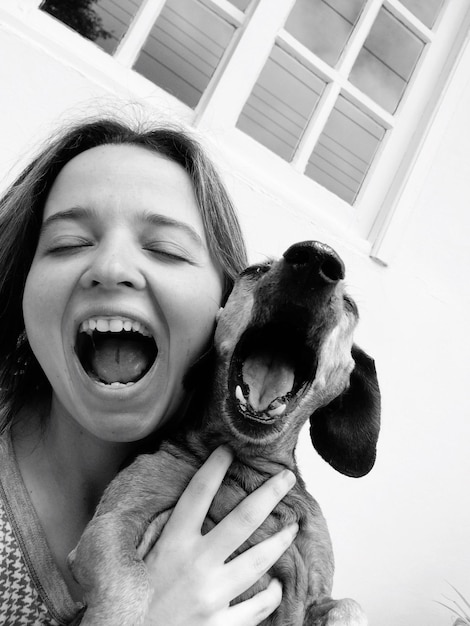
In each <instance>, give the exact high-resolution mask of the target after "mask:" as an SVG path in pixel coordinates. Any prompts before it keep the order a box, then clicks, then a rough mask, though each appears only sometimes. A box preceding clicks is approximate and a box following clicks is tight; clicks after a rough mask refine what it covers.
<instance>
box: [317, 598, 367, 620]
mask: <svg viewBox="0 0 470 626" xmlns="http://www.w3.org/2000/svg"><path fill="white" fill-rule="evenodd" d="M322 626H323V624H322ZM324 626H368V620H367V617H366V615H365V613H364V611H363V610H362V608H361V607H360V606H359V604H358V603H357V602H356V601H355V600H351V599H350V598H344V599H343V600H337V601H336V603H335V605H334V606H333V607H332V608H331V609H330V610H329V611H328V614H327V616H326V621H325V622H324Z"/></svg>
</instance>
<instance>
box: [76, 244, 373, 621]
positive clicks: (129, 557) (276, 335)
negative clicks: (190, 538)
mask: <svg viewBox="0 0 470 626" xmlns="http://www.w3.org/2000/svg"><path fill="white" fill-rule="evenodd" d="M343 278H344V266H343V263H342V261H341V259H340V258H339V257H338V255H337V254H336V253H335V252H334V251H333V250H332V249H331V248H329V247H328V246H326V245H324V244H321V243H318V242H302V243H300V244H295V245H294V246H291V247H290V248H289V250H287V251H286V252H285V253H284V256H283V258H282V259H280V260H278V261H275V262H268V263H264V264H261V265H256V266H251V267H249V268H247V269H246V270H245V271H244V272H242V274H241V275H240V277H239V278H238V280H237V281H236V283H235V286H234V289H233V291H232V294H231V296H230V298H229V299H228V301H227V304H226V306H225V307H224V309H223V310H222V311H221V313H220V315H219V318H218V323H217V328H216V333H215V339H214V346H215V361H214V371H213V383H212V385H211V389H210V394H209V391H207V389H206V402H205V407H204V411H202V414H201V415H200V416H199V418H198V420H197V423H194V422H191V425H189V426H188V427H187V428H184V429H182V430H181V429H180V432H179V433H177V434H175V435H174V436H173V437H171V438H169V439H167V440H165V441H164V442H163V443H162V445H161V446H160V448H159V450H158V451H157V452H156V453H154V454H148V455H141V456H139V457H138V458H137V459H136V460H135V461H134V462H133V463H132V464H131V465H130V466H129V467H127V468H126V469H124V470H123V471H122V472H121V473H120V474H119V475H118V476H117V477H116V478H115V479H114V481H112V483H111V485H110V486H109V488H108V489H107V491H106V492H105V495H104V497H103V499H102V501H101V503H100V505H99V507H98V510H97V512H96V515H95V517H94V519H93V520H92V521H91V522H90V524H89V526H88V527H87V529H86V530H85V533H84V535H83V537H82V539H81V541H80V543H79V545H78V547H77V548H76V550H74V552H73V553H72V555H71V558H70V564H71V567H72V571H73V573H74V576H75V577H76V579H77V580H78V581H79V583H80V584H81V585H82V587H83V589H84V590H85V594H86V602H87V606H88V609H87V611H86V614H85V617H84V619H83V622H82V624H84V625H85V624H86V625H87V626H118V625H120V626H131V625H132V626H135V625H138V624H141V623H142V619H143V615H144V613H145V610H146V607H147V602H148V593H149V591H148V580H147V574H146V567H145V565H144V564H143V562H142V560H141V559H140V552H141V550H142V548H141V549H140V551H139V552H138V551H137V547H138V545H139V543H140V542H141V540H142V537H143V536H144V532H145V531H146V529H147V528H148V527H149V524H150V523H151V522H152V527H153V528H154V531H155V532H154V537H153V538H152V540H156V539H157V538H158V536H159V534H160V532H161V530H162V528H163V526H164V524H165V522H166V520H167V519H168V517H169V515H170V514H171V511H172V509H173V507H174V506H175V504H176V502H177V501H178V499H179V496H180V495H181V493H182V492H183V490H184V489H185V487H186V485H187V484H188V482H189V480H190V479H191V478H192V476H193V475H194V473H195V471H196V470H197V469H198V468H199V467H200V466H201V464H202V463H203V462H204V460H205V459H206V458H207V457H208V456H209V454H210V452H211V451H212V450H213V449H214V448H216V447H217V446H218V445H220V444H222V443H224V444H228V445H229V446H230V447H231V449H232V450H233V452H234V455H235V460H234V462H233V463H232V465H231V468H230V469H229V472H228V475H227V477H226V479H225V481H224V483H223V485H222V486H221V488H220V490H219V492H218V495H217V496H216V498H215V500H214V502H213V504H212V506H211V509H210V511H209V514H208V518H207V519H206V522H205V525H204V527H203V532H205V531H207V530H208V529H209V528H211V527H213V526H214V524H217V523H218V522H219V521H220V520H221V519H222V518H223V517H224V516H225V515H226V514H227V513H228V512H229V511H230V510H232V509H233V508H234V506H235V505H236V504H237V503H238V502H240V501H241V500H242V499H243V498H244V497H245V496H246V494H248V493H251V492H252V491H253V490H254V489H256V488H257V487H259V486H260V485H261V484H262V483H263V482H264V481H265V480H266V479H267V478H268V477H269V476H271V475H273V474H275V473H277V472H278V471H280V470H281V469H283V468H285V467H288V468H290V469H291V470H293V471H294V472H295V473H296V475H297V483H296V485H295V487H294V488H293V489H292V490H291V491H290V492H289V493H288V495H287V496H285V498H284V499H283V500H282V502H281V503H280V504H279V505H278V506H277V507H276V508H275V509H274V511H273V512H272V514H271V515H270V516H269V517H268V519H267V520H266V521H265V522H264V523H263V525H262V526H261V527H260V528H259V529H258V530H257V531H256V532H255V533H254V534H253V535H252V536H251V537H250V539H249V541H248V542H247V543H246V544H244V545H243V546H242V547H241V549H240V552H241V551H243V550H245V549H246V548H247V547H248V546H250V545H254V544H256V543H258V542H259V541H261V540H262V539H264V538H266V537H268V536H271V535H272V534H273V533H274V532H276V531H278V530H280V529H281V528H283V527H284V526H286V525H287V524H289V523H292V522H294V521H297V522H298V523H299V527H300V530H299V533H298V535H297V537H296V539H295V541H294V543H293V544H292V546H291V547H290V548H289V549H288V550H287V551H286V552H285V553H284V555H283V556H282V557H281V558H280V559H279V561H278V562H277V563H276V565H274V566H273V567H272V568H271V570H270V571H269V572H268V574H267V575H265V576H264V577H263V578H262V579H261V580H260V581H259V582H258V583H257V584H256V585H255V586H254V587H252V588H251V589H250V590H249V591H248V592H247V593H246V594H244V595H242V596H240V598H238V599H237V601H238V600H241V599H245V598H247V597H250V596H252V595H253V594H255V593H256V592H258V591H260V590H261V589H263V588H265V587H266V585H267V583H268V581H269V579H270V577H276V578H278V579H279V580H280V581H281V582H282V585H283V600H282V604H281V605H280V607H279V608H278V609H277V610H276V611H275V613H274V614H273V615H272V616H270V617H269V618H268V619H266V620H265V621H264V622H263V624H264V625H265V626H268V625H270V626H281V625H282V626H295V625H305V626H307V625H308V626H313V625H318V626H326V625H327V624H328V625H329V626H332V625H335V624H341V625H342V626H345V625H348V626H360V625H361V626H362V625H364V624H366V620H365V617H364V614H363V613H362V610H361V609H360V607H359V605H357V604H356V603H355V602H354V601H352V600H338V601H335V600H332V599H331V598H330V594H331V587H332V577H333V556H332V549H331V544H330V538H329V535H328V530H327V526H326V523H325V520H324V518H323V516H322V513H321V511H320V508H319V506H318V504H317V503H316V502H315V500H314V499H313V498H312V497H311V496H310V495H309V494H308V493H307V491H306V489H305V486H304V483H303V481H302V479H301V477H300V475H299V471H298V469H297V465H296V461H295V458H294V449H295V446H296V443H297V438H298V435H299V431H300V429H301V427H302V425H303V424H304V423H305V421H306V420H307V419H308V418H310V435H311V439H312V443H313V445H314V447H315V448H316V450H317V451H318V452H319V453H320V455H321V456H322V457H323V458H324V459H325V460H326V461H327V462H328V463H330V464H331V465H332V466H333V467H334V468H335V469H337V470H338V471H340V472H342V473H343V474H346V475H349V476H355V477H357V476H362V475H364V474H366V473H367V472H368V471H369V470H370V469H371V468H372V466H373V464H374V461H375V451H376V443H377V438H378V433H379V413H380V394H379V389H378V384H377V377H376V373H375V367H374V363H373V361H372V359H371V358H370V357H368V356H367V355H366V354H365V353H364V352H363V351H362V350H360V349H359V348H358V347H357V346H356V345H354V344H353V331H354V328H355V326H356V324H357V319H358V313H357V308H356V305H355V303H354V302H353V301H352V300H351V298H350V297H349V296H348V295H347V294H346V293H345V291H344V281H343ZM291 387H292V388H291ZM207 398H208V401H207ZM284 405H286V406H285V408H284V409H283V406H284ZM276 409H277V410H276ZM191 419H192V417H191Z"/></svg>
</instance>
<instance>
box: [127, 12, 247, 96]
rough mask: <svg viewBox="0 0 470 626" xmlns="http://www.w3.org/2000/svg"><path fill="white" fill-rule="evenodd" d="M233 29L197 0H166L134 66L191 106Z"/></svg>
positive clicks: (207, 82)
mask: <svg viewBox="0 0 470 626" xmlns="http://www.w3.org/2000/svg"><path fill="white" fill-rule="evenodd" d="M234 30H235V29H234V27H233V26H231V25H230V24H228V23H227V22H225V21H224V20H223V19H221V18H220V17H219V16H217V15H216V14H215V13H213V12H212V11H211V10H210V9H208V8H206V7H205V6H203V5H202V3H200V2H198V0H191V1H189V0H168V2H166V4H165V6H164V8H163V10H162V12H161V13H160V15H159V17H158V19H157V21H156V22H155V24H154V26H153V28H152V31H151V33H150V35H149V37H148V39H147V42H146V43H145V45H144V47H143V49H142V51H141V53H140V55H139V57H138V59H137V62H136V64H135V67H134V69H136V70H137V71H138V72H139V73H140V74H142V75H143V76H145V77H146V78H148V79H149V80H151V81H152V82H154V83H155V84H157V85H159V86H160V87H162V88H163V89H165V90H166V91H168V92H169V93H172V94H173V95H174V96H176V97H177V98H178V99H179V100H182V101H183V102H184V103H185V104H187V105H189V106H190V107H195V106H196V105H197V103H198V102H199V99H200V97H201V95H202V93H203V92H204V90H205V89H206V87H207V85H208V84H209V81H210V79H211V77H212V75H213V73H214V70H215V69H216V67H217V65H218V63H219V61H220V59H221V57H222V55H223V53H224V51H225V49H226V48H227V46H228V44H229V41H230V39H231V37H232V35H233V33H234Z"/></svg>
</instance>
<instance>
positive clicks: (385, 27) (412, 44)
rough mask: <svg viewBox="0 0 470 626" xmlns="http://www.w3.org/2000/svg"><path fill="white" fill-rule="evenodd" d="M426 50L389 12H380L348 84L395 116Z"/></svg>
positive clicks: (383, 10)
mask: <svg viewBox="0 0 470 626" xmlns="http://www.w3.org/2000/svg"><path fill="white" fill-rule="evenodd" d="M423 48H424V43H423V42H422V41H421V40H420V39H418V37H416V36H415V35H414V34H413V33H412V32H411V31H410V30H409V29H408V28H407V27H406V26H405V25H404V24H402V23H401V22H400V21H399V20H397V19H396V18H395V17H394V16H393V15H392V14H391V13H390V12H389V11H387V10H385V9H381V10H380V13H379V15H378V16H377V19H376V21H375V23H374V25H373V26H372V29H371V31H370V33H369V35H368V37H367V39H366V41H365V43H364V47H363V48H362V50H361V52H360V53H359V55H358V57H357V59H356V62H355V64H354V67H353V69H352V71H351V74H350V76H349V80H350V81H351V82H352V83H353V84H354V85H356V87H359V89H361V90H362V91H363V92H364V93H365V94H367V95H368V96H370V97H371V98H372V99H373V100H375V102H377V103H378V104H380V105H381V106H382V107H383V108H384V109H386V110H387V111H389V112H390V113H394V112H395V110H396V108H397V106H398V104H399V102H400V100H401V97H402V95H403V93H404V91H405V89H406V86H407V84H408V82H409V80H410V78H411V74H412V73H413V70H414V68H415V66H416V63H417V61H418V59H419V56H420V54H421V52H422V50H423Z"/></svg>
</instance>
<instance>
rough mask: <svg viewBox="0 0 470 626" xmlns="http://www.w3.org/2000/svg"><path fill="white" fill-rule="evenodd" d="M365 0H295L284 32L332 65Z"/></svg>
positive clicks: (341, 49)
mask: <svg viewBox="0 0 470 626" xmlns="http://www.w3.org/2000/svg"><path fill="white" fill-rule="evenodd" d="M365 1H366V0H297V2H296V3H295V5H294V8H293V9H292V11H291V13H290V15H289V18H288V19H287V22H286V25H285V29H286V30H287V31H288V32H289V33H290V34H291V35H292V36H293V37H295V38H296V39H297V40H298V41H300V43H302V44H303V45H304V46H306V47H307V48H308V49H309V50H311V51H312V52H315V54H317V55H318V56H319V57H320V58H321V59H323V61H325V62H326V63H329V64H330V65H335V64H336V62H337V60H338V59H339V57H340V55H341V52H342V51H343V49H344V46H345V45H346V43H347V41H348V39H349V36H350V34H351V32H352V30H353V28H354V25H355V23H356V22H357V18H358V17H359V15H360V13H361V11H362V8H363V6H364V4H365Z"/></svg>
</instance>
